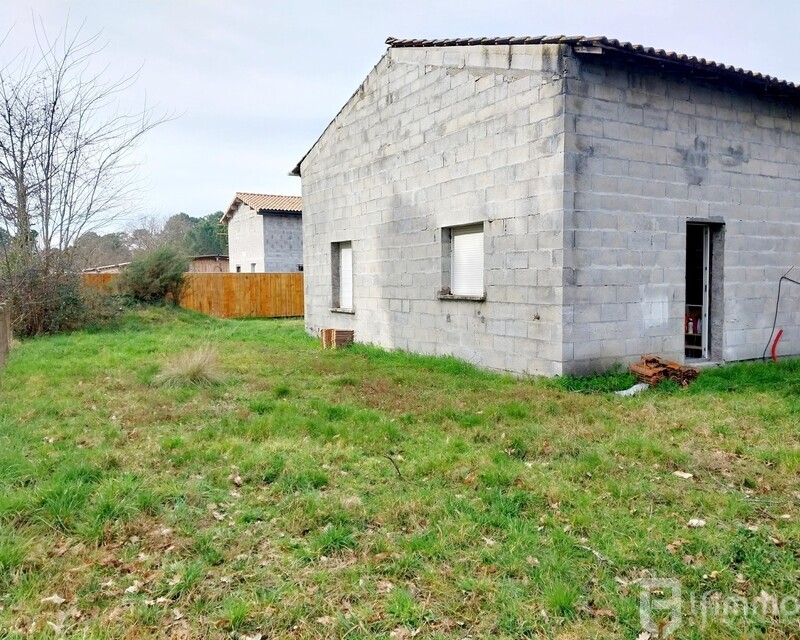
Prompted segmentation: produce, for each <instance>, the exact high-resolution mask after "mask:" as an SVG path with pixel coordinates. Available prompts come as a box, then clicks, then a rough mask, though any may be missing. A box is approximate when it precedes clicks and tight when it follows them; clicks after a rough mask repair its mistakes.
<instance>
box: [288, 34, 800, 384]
mask: <svg viewBox="0 0 800 640" xmlns="http://www.w3.org/2000/svg"><path fill="white" fill-rule="evenodd" d="M387 44H388V45H389V48H388V50H387V52H386V53H385V54H384V56H383V57H382V58H381V59H380V61H379V62H378V63H377V65H376V66H375V68H374V69H373V70H372V71H371V72H370V73H369V75H368V76H367V78H366V80H365V81H364V82H363V84H362V85H361V86H360V87H359V88H358V90H357V91H356V92H355V94H353V96H352V98H350V100H349V101H348V102H347V104H346V105H345V106H344V107H343V108H342V110H341V111H340V112H339V113H338V115H336V117H335V118H334V120H333V121H332V122H331V124H330V125H329V126H328V128H327V129H326V130H325V131H324V132H323V133H322V135H321V136H320V138H319V139H318V140H317V142H316V143H315V144H314V146H313V147H312V148H311V150H310V151H309V152H308V153H307V154H306V156H305V157H304V158H303V159H302V160H301V161H300V162H299V163H298V165H297V166H296V167H295V169H294V171H293V173H294V174H295V175H298V176H302V193H303V203H304V211H303V219H304V220H303V222H304V250H305V259H304V261H303V262H304V265H305V300H306V314H305V319H306V328H307V330H308V331H309V332H311V333H317V332H318V331H319V330H320V329H322V328H326V327H335V328H341V329H345V330H348V329H353V330H354V331H355V339H356V341H358V342H367V343H374V344H377V345H381V346H383V347H387V348H401V349H406V350H410V351H415V352H421V353H429V354H452V355H455V356H458V357H460V358H463V359H465V360H468V361H470V362H473V363H475V364H476V365H479V366H481V367H486V368H491V369H498V370H508V371H514V372H529V373H533V374H549V375H554V374H567V373H583V372H589V371H592V370H599V369H602V368H605V367H607V366H609V365H611V364H613V363H616V362H629V361H633V360H637V359H638V358H639V357H640V356H641V355H643V354H649V353H653V354H659V355H661V356H664V357H666V358H669V359H673V360H676V361H679V362H684V361H699V360H707V361H729V360H743V359H750V358H759V357H761V356H762V353H763V351H764V348H765V346H766V345H767V343H768V341H770V337H771V332H772V327H773V318H774V314H775V309H776V296H777V291H778V283H779V280H780V278H781V276H783V275H784V274H785V273H786V272H787V271H788V270H789V269H791V268H792V267H793V266H795V265H797V264H798V263H799V262H800V87H798V86H796V85H794V84H791V83H788V82H785V81H782V80H778V79H776V78H773V77H770V76H766V75H761V74H759V73H754V72H751V71H745V70H743V69H739V68H734V67H730V66H725V65H722V64H717V63H714V62H711V61H708V60H705V59H702V58H695V57H690V56H685V55H679V54H675V53H671V52H666V51H663V50H660V49H652V48H646V47H642V46H639V45H632V44H629V43H624V42H618V41H616V40H610V39H607V38H605V37H592V38H586V37H564V36H556V37H533V38H497V39H492V38H489V39H485V38H484V39H481V38H476V39H465V40H396V39H393V38H390V39H389V40H387ZM795 289H797V288H795ZM798 302H800V297H798V292H797V291H796V290H794V291H792V290H790V288H788V287H784V299H782V300H781V302H780V305H779V309H778V317H777V325H778V327H779V328H783V329H784V335H783V338H782V341H781V343H780V345H779V353H782V354H797V353H799V352H800V304H798Z"/></svg>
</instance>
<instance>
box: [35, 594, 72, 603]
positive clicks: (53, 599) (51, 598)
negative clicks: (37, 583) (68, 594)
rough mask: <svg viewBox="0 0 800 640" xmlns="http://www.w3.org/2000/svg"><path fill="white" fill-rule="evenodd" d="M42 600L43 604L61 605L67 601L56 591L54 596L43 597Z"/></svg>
mask: <svg viewBox="0 0 800 640" xmlns="http://www.w3.org/2000/svg"><path fill="white" fill-rule="evenodd" d="M40 602H42V604H54V605H61V604H64V603H65V602H66V599H65V598H62V597H61V596H60V595H58V594H57V593H54V594H53V595H52V596H48V597H47V598H42V599H41V601H40Z"/></svg>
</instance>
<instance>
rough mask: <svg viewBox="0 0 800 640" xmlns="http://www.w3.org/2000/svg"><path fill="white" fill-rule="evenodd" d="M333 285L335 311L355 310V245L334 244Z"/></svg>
mask: <svg viewBox="0 0 800 640" xmlns="http://www.w3.org/2000/svg"><path fill="white" fill-rule="evenodd" d="M331 262H332V264H331V276H332V278H331V284H332V288H333V296H332V297H333V304H332V305H331V306H332V307H333V308H334V309H344V310H352V308H353V245H352V244H351V243H350V242H334V243H333V245H332V246H331Z"/></svg>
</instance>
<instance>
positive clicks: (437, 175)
mask: <svg viewBox="0 0 800 640" xmlns="http://www.w3.org/2000/svg"><path fill="white" fill-rule="evenodd" d="M564 52H565V49H564V48H563V47H559V46H557V45H552V46H514V47H505V48H503V50H502V51H498V48H497V47H448V48H428V49H424V50H404V49H390V50H389V51H388V52H387V53H386V55H385V56H384V57H383V58H382V59H381V61H380V62H379V63H378V65H377V66H376V67H375V69H374V70H373V71H372V73H370V74H369V76H368V77H367V79H366V80H365V82H364V83H363V85H362V86H361V87H360V88H359V89H358V91H357V92H356V94H355V95H354V96H353V98H352V99H351V100H350V102H349V103H348V104H347V105H346V106H345V107H344V109H343V110H342V112H341V113H340V114H339V115H338V116H337V117H336V119H335V120H334V121H333V123H332V124H331V126H330V127H329V128H328V129H327V131H326V132H325V133H324V134H323V136H322V138H321V139H320V141H319V142H318V143H317V145H315V147H314V148H313V149H312V150H311V152H310V153H309V155H308V156H307V157H306V158H305V160H304V161H303V162H302V165H301V169H302V185H303V215H304V255H305V257H304V263H305V294H306V298H305V299H306V326H307V329H308V331H309V332H311V333H317V332H318V331H319V330H320V329H322V328H325V327H337V328H343V329H354V330H355V336H356V340H358V341H360V342H367V343H374V344H377V345H380V346H383V347H386V348H401V349H408V350H411V351H416V352H421V353H430V354H451V355H455V356H457V357H460V358H463V359H465V360H468V361H470V362H473V363H475V364H477V365H479V366H482V367H487V368H492V369H498V370H512V371H527V372H530V373H537V374H557V373H560V371H561V363H562V360H563V357H562V321H561V311H560V310H561V302H562V300H561V299H562V283H563V282H562V281H563V268H562V267H563V253H564V252H563V233H562V231H561V229H562V227H563V173H564V172H563V164H564V157H563V149H564V128H563V125H564V117H563V104H564V93H563V92H564V80H563V78H564V74H565V72H566V64H567V60H566V59H565V58H564V57H563V54H564ZM477 222H482V223H483V224H484V242H485V247H486V253H485V275H484V284H485V290H486V300H485V301H484V302H478V301H455V300H440V299H439V298H438V297H437V293H438V292H439V290H440V289H441V288H442V284H443V283H442V272H443V262H442V261H443V259H446V258H443V257H442V246H441V244H442V229H444V228H449V227H454V226H459V225H465V224H471V223H477ZM344 241H351V242H352V247H353V274H354V276H353V292H354V313H353V314H352V315H350V314H341V313H336V312H332V311H331V310H330V307H331V304H332V281H331V280H332V279H331V260H332V254H331V245H332V243H336V242H344Z"/></svg>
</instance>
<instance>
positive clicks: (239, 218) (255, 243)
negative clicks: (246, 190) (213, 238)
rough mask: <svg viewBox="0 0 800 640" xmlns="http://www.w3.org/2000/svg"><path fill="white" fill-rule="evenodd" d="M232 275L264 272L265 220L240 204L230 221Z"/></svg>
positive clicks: (229, 242) (229, 238)
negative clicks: (238, 272) (239, 272)
mask: <svg viewBox="0 0 800 640" xmlns="http://www.w3.org/2000/svg"><path fill="white" fill-rule="evenodd" d="M228 254H229V257H230V262H229V267H230V271H231V273H236V272H237V271H241V272H242V273H251V272H256V273H263V272H264V218H263V216H260V215H259V214H258V213H257V212H256V211H254V210H253V209H251V208H250V207H249V206H247V205H246V204H245V203H243V202H240V203H239V204H238V206H237V207H236V210H235V211H234V213H233V215H232V216H231V217H230V219H229V220H228Z"/></svg>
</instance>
